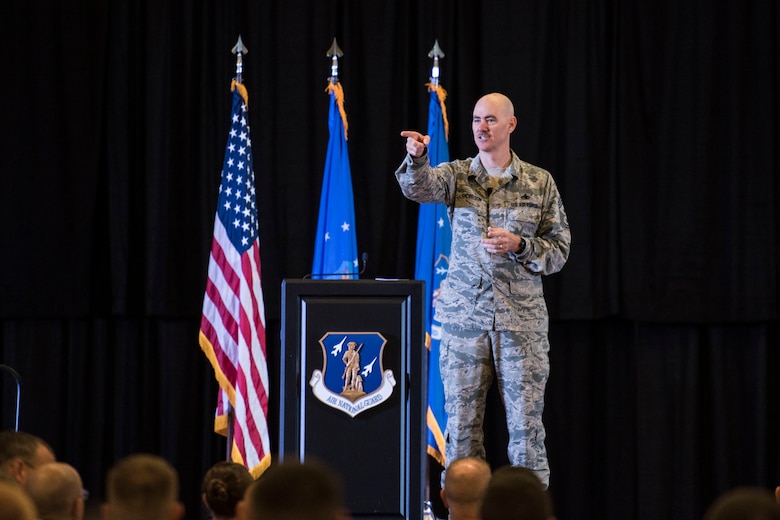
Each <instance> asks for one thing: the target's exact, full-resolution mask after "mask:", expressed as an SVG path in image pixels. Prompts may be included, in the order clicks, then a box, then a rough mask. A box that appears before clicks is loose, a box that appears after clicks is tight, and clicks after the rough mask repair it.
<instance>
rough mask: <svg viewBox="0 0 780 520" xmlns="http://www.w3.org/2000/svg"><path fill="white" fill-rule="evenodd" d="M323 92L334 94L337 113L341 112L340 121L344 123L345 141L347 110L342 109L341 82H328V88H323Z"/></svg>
mask: <svg viewBox="0 0 780 520" xmlns="http://www.w3.org/2000/svg"><path fill="white" fill-rule="evenodd" d="M325 92H327V93H331V92H333V94H334V95H335V96H336V103H337V104H338V106H339V114H341V121H342V123H344V140H345V141H347V140H348V138H347V128H348V125H347V112H346V110H344V88H343V87H342V86H341V83H328V88H326V89H325Z"/></svg>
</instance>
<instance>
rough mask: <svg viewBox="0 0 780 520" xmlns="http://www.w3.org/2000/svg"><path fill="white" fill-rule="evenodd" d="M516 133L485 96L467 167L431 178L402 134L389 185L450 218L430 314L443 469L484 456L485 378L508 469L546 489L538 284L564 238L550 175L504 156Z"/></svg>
mask: <svg viewBox="0 0 780 520" xmlns="http://www.w3.org/2000/svg"><path fill="white" fill-rule="evenodd" d="M516 126H517V119H516V118H515V115H514V107H513V106H512V102H511V101H510V100H509V98H507V97H506V96H504V95H502V94H498V93H493V94H488V95H486V96H483V97H482V98H480V99H479V100H478V101H477V103H476V105H475V106H474V113H473V119H472V131H473V134H474V142H475V143H476V145H477V148H478V150H479V153H478V154H477V156H476V157H474V158H468V159H464V160H456V161H452V162H448V163H442V164H440V165H438V166H437V167H435V168H434V167H431V165H430V163H429V160H428V156H427V149H426V145H427V144H428V142H430V137H429V136H427V135H422V134H420V133H418V132H414V131H404V132H401V136H403V137H406V151H407V156H406V158H405V160H404V162H403V163H402V164H401V166H400V167H399V168H398V170H396V172H395V175H396V178H397V179H398V183H399V185H400V186H401V191H402V192H403V194H404V195H405V196H406V197H407V198H409V199H411V200H414V201H416V202H420V203H426V202H438V203H443V204H446V205H447V206H448V207H449V210H450V221H451V224H452V249H451V252H450V259H449V260H450V264H449V265H450V266H449V271H448V273H447V278H446V279H445V280H444V282H442V285H441V294H440V295H439V298H438V301H437V303H436V311H435V319H436V320H438V321H439V322H440V323H441V324H442V340H441V354H440V360H439V362H440V369H441V376H442V381H443V382H444V398H445V411H446V412H447V417H448V418H447V426H446V432H445V438H446V454H445V455H446V460H447V462H449V461H453V460H455V459H458V458H461V457H466V456H478V457H482V458H484V457H485V449H484V446H483V431H482V420H483V416H484V411H485V399H486V396H487V391H488V389H489V387H490V385H491V384H492V380H493V371H494V369H495V374H496V375H497V379H498V388H499V392H500V394H501V397H502V400H503V403H504V407H505V409H506V415H507V426H508V430H509V446H508V448H507V454H508V456H509V460H510V461H511V463H512V464H513V465H516V466H525V467H528V468H530V469H532V470H533V471H534V472H535V473H536V474H537V475H538V476H539V478H540V479H541V480H542V482H543V483H544V484H545V485H548V484H549V478H550V469H549V465H548V462H547V451H546V448H545V445H544V439H545V431H544V425H543V424H542V410H543V407H544V391H545V385H546V384H547V378H548V375H549V359H548V351H549V342H548V339H547V332H548V317H547V306H546V304H545V301H544V294H543V291H542V279H541V277H542V275H547V274H551V273H555V272H557V271H559V270H560V269H561V268H562V267H563V265H564V264H565V263H566V260H567V258H568V256H569V245H570V242H571V234H570V231H569V223H568V220H567V218H566V212H565V211H564V208H563V202H562V200H561V197H560V194H559V193H558V188H557V187H556V185H555V181H554V180H553V178H552V176H551V175H550V173H549V172H547V171H545V170H543V169H541V168H539V167H536V166H533V165H531V164H529V163H527V162H524V161H522V160H520V158H519V157H518V156H517V155H516V154H515V153H514V152H513V151H512V150H511V148H510V135H511V133H512V132H513V131H514V129H515V127H516Z"/></svg>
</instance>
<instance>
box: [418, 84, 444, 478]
mask: <svg viewBox="0 0 780 520" xmlns="http://www.w3.org/2000/svg"><path fill="white" fill-rule="evenodd" d="M429 90H430V94H431V96H430V97H431V101H430V106H429V109H428V135H429V136H430V137H431V142H430V143H428V156H429V158H430V161H431V165H434V166H435V165H437V164H439V163H442V162H446V161H449V160H450V152H449V147H448V146H447V128H446V116H445V112H443V110H442V109H443V107H444V100H445V99H446V96H447V93H446V91H445V90H444V89H443V88H442V87H441V86H438V85H433V84H431V85H429ZM451 243H452V228H451V227H450V220H449V215H448V211H447V206H445V205H444V204H421V205H420V214H419V218H418V225H417V257H416V263H415V273H414V277H415V279H417V280H425V288H426V291H427V293H426V294H425V301H424V302H423V305H424V307H425V331H426V343H429V347H430V351H429V353H428V414H427V421H426V422H427V425H428V454H429V455H431V456H432V457H433V458H435V459H436V460H437V461H438V462H439V463H440V464H442V465H444V463H445V460H444V458H445V456H444V428H445V426H446V424H447V414H446V413H445V412H444V388H443V386H442V382H441V373H440V372H439V342H440V341H441V324H440V323H439V322H437V321H435V320H434V319H433V313H434V310H435V306H436V298H437V296H438V292H439V286H440V285H441V282H442V280H444V277H445V276H446V275H447V270H448V268H449V255H450V245H451Z"/></svg>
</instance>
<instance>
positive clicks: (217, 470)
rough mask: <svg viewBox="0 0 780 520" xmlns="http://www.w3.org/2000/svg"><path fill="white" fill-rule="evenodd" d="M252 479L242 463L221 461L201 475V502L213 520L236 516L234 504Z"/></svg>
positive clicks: (241, 496) (240, 497) (236, 503)
mask: <svg viewBox="0 0 780 520" xmlns="http://www.w3.org/2000/svg"><path fill="white" fill-rule="evenodd" d="M253 481H254V479H253V478H252V475H251V474H250V473H249V470H247V469H246V468H245V467H244V466H243V465H241V464H237V463H235V462H228V461H222V462H217V463H216V464H214V465H213V466H212V467H211V468H210V469H209V470H208V471H207V472H206V475H205V476H204V477H203V503H204V504H205V505H206V507H207V508H208V510H209V511H211V514H212V517H213V518H214V520H228V519H231V518H235V517H236V505H238V503H239V502H240V501H241V499H243V498H244V493H245V492H246V490H247V488H248V487H249V486H250V485H251V484H252V482H253Z"/></svg>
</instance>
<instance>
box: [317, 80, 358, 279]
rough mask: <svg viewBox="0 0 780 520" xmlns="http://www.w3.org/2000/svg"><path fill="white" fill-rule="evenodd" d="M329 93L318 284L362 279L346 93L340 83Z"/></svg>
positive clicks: (319, 231) (332, 86) (318, 223)
mask: <svg viewBox="0 0 780 520" xmlns="http://www.w3.org/2000/svg"><path fill="white" fill-rule="evenodd" d="M328 91H329V92H330V110H329V112H328V130H329V132H330V137H329V139H328V154H327V156H326V159H325V175H324V176H323V179H322V195H321V197H320V213H319V218H318V221H317V235H316V237H315V241H314V262H313V265H312V269H311V272H312V273H313V274H312V276H311V277H312V279H315V280H316V279H342V278H343V279H350V278H357V277H358V255H357V234H356V233H355V203H354V198H353V195H352V175H351V173H350V168H349V154H348V153H347V135H346V114H345V113H344V91H343V90H342V88H341V84H340V83H335V84H330V85H329V86H328ZM334 273H340V274H335V275H334Z"/></svg>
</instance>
